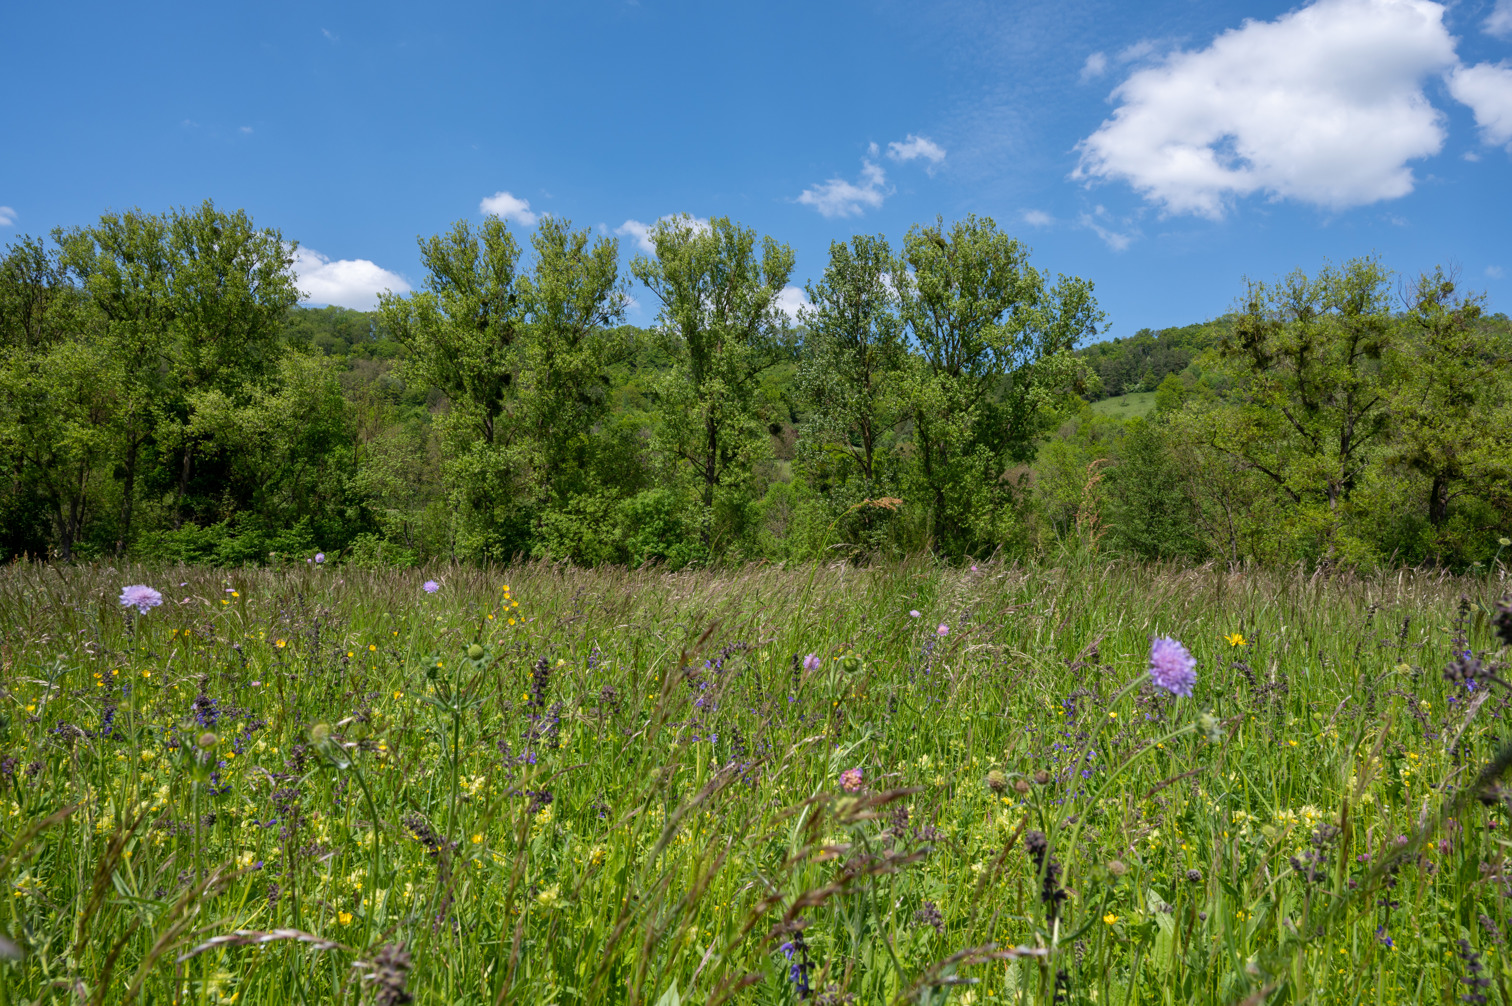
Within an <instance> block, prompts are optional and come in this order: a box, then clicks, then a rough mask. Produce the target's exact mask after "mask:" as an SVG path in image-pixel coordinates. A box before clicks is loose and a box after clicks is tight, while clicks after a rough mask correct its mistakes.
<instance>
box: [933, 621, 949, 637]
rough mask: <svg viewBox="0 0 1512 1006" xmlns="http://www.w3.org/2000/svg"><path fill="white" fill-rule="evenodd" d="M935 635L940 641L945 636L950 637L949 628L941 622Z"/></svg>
mask: <svg viewBox="0 0 1512 1006" xmlns="http://www.w3.org/2000/svg"><path fill="white" fill-rule="evenodd" d="M935 635H937V636H939V637H940V638H941V639H944V638H945V637H946V636H948V635H950V626H948V625H946V624H945V623H944V622H941V623H940V624H939V627H938V628H936V629H935Z"/></svg>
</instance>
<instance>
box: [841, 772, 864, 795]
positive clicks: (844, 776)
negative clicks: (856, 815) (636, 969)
mask: <svg viewBox="0 0 1512 1006" xmlns="http://www.w3.org/2000/svg"><path fill="white" fill-rule="evenodd" d="M840 788H841V789H843V790H845V791H846V792H847V793H854V792H856V791H857V790H859V789H860V788H861V770H860V769H859V768H848V769H846V770H845V771H844V772H841V773H840Z"/></svg>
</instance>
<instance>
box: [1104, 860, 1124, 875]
mask: <svg viewBox="0 0 1512 1006" xmlns="http://www.w3.org/2000/svg"><path fill="white" fill-rule="evenodd" d="M1108 872H1109V873H1111V874H1112V875H1113V876H1115V877H1122V876H1123V875H1124V874H1126V873H1128V872H1129V868H1128V867H1127V866H1125V865H1124V863H1123V860H1121V859H1110V860H1108Z"/></svg>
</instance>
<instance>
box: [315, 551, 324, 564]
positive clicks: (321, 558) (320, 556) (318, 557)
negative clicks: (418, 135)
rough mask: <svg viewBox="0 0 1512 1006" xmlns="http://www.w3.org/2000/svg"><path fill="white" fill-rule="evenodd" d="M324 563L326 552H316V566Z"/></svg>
mask: <svg viewBox="0 0 1512 1006" xmlns="http://www.w3.org/2000/svg"><path fill="white" fill-rule="evenodd" d="M323 562H325V553H324V552H316V553H315V565H317V566H319V565H320V564H321V563H323Z"/></svg>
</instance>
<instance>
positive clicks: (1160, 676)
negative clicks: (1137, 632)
mask: <svg viewBox="0 0 1512 1006" xmlns="http://www.w3.org/2000/svg"><path fill="white" fill-rule="evenodd" d="M1196 667H1197V659H1196V658H1195V657H1193V656H1192V655H1191V654H1190V653H1188V652H1187V648H1186V647H1185V646H1182V645H1181V644H1180V643H1178V642H1177V641H1176V640H1174V639H1171V638H1169V637H1167V636H1157V637H1156V638H1155V640H1154V641H1153V642H1152V643H1151V644H1150V680H1151V681H1153V682H1154V683H1155V685H1156V687H1158V688H1164V689H1165V690H1166V691H1168V692H1170V693H1171V694H1172V695H1181V696H1190V695H1191V694H1192V686H1193V685H1195V684H1196V683H1197V671H1196Z"/></svg>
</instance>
